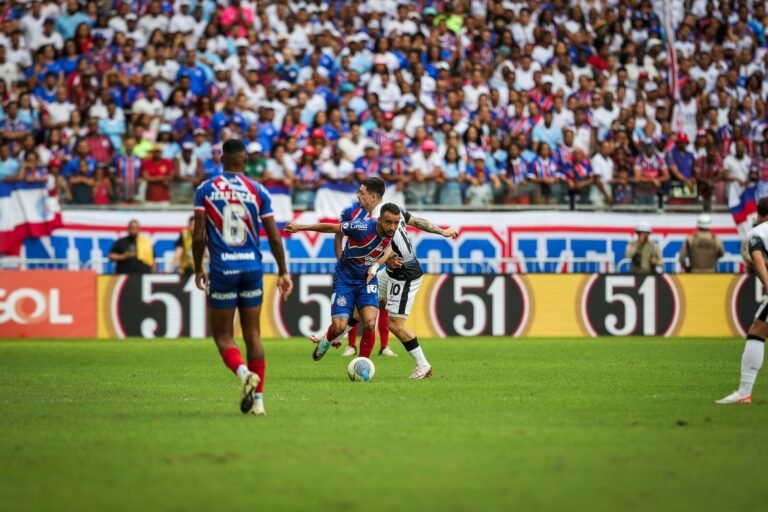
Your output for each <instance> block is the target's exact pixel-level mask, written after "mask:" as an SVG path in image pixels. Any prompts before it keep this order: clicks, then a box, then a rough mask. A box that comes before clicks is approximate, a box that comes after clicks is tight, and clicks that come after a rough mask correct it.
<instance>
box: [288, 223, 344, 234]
mask: <svg viewBox="0 0 768 512" xmlns="http://www.w3.org/2000/svg"><path fill="white" fill-rule="evenodd" d="M285 231H286V232H288V233H298V232H299V231H314V232H315V233H338V234H341V224H331V223H329V222H321V223H320V224H298V223H296V222H289V223H288V224H286V225H285Z"/></svg>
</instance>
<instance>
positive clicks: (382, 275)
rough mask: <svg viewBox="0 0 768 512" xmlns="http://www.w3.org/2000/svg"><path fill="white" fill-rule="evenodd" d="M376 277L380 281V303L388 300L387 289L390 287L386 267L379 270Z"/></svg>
mask: <svg viewBox="0 0 768 512" xmlns="http://www.w3.org/2000/svg"><path fill="white" fill-rule="evenodd" d="M376 279H377V280H378V281H379V303H381V302H387V293H388V292H387V289H388V288H389V275H387V269H386V267H384V268H382V269H381V270H379V273H378V274H376Z"/></svg>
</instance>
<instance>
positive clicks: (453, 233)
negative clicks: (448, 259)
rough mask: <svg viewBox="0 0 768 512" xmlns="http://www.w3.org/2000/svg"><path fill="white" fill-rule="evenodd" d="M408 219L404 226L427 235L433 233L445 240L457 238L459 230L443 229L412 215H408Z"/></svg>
mask: <svg viewBox="0 0 768 512" xmlns="http://www.w3.org/2000/svg"><path fill="white" fill-rule="evenodd" d="M409 217H410V218H409V219H408V220H407V221H406V224H408V225H409V226H413V227H415V228H417V229H420V230H422V231H426V232H427V233H435V234H437V235H442V236H444V237H445V238H456V237H457V236H459V230H458V229H456V228H450V229H443V228H441V227H440V226H436V225H434V224H432V223H431V222H429V221H428V220H427V219H424V218H422V217H416V216H414V215H410V216H409Z"/></svg>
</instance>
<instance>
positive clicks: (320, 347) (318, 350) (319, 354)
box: [310, 336, 331, 361]
mask: <svg viewBox="0 0 768 512" xmlns="http://www.w3.org/2000/svg"><path fill="white" fill-rule="evenodd" d="M310 339H312V338H310ZM313 341H314V340H313ZM315 343H317V345H315V350H313V351H312V359H314V360H315V361H319V360H321V359H322V358H323V356H324V355H325V353H326V352H328V349H329V348H331V342H330V341H328V340H327V339H326V338H325V336H323V338H322V339H320V340H319V341H316V342H315Z"/></svg>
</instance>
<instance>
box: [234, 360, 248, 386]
mask: <svg viewBox="0 0 768 512" xmlns="http://www.w3.org/2000/svg"><path fill="white" fill-rule="evenodd" d="M235 373H237V376H238V377H240V380H241V381H243V382H245V379H247V378H248V375H250V373H251V370H249V369H248V367H247V366H245V365H244V364H241V365H240V366H238V367H237V371H236V372H235Z"/></svg>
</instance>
